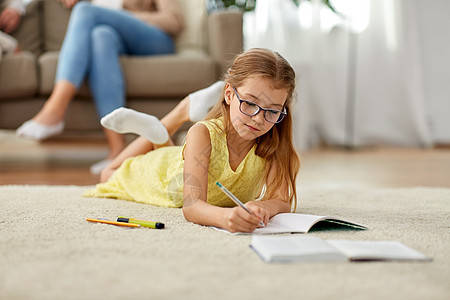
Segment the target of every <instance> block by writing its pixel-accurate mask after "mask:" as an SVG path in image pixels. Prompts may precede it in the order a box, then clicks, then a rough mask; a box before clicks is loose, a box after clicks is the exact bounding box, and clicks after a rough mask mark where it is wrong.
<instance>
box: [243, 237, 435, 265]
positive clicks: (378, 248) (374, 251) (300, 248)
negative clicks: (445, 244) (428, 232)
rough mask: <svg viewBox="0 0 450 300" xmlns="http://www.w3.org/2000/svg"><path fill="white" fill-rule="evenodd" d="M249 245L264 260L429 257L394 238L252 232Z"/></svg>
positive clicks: (404, 258) (349, 259)
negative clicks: (358, 238) (267, 234)
mask: <svg viewBox="0 0 450 300" xmlns="http://www.w3.org/2000/svg"><path fill="white" fill-rule="evenodd" d="M250 247H251V248H252V249H253V250H254V251H255V252H256V253H257V254H258V255H259V256H260V257H261V259H262V260H263V261H265V262H270V263H276V262H278V263H289V262H322V261H429V260H431V259H430V258H428V257H426V256H425V255H423V254H422V253H420V252H418V251H416V250H414V249H411V248H409V247H407V246H405V245H403V244H402V243H400V242H396V241H349V240H323V239H321V238H318V237H314V236H299V235H291V236H256V235H255V236H253V237H252V241H251V244H250Z"/></svg>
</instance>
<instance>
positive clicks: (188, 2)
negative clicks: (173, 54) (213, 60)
mask: <svg viewBox="0 0 450 300" xmlns="http://www.w3.org/2000/svg"><path fill="white" fill-rule="evenodd" d="M178 2H179V4H180V7H181V10H182V11H183V12H184V14H183V16H184V23H185V27H184V30H183V31H182V32H181V33H180V34H179V35H178V37H177V39H176V46H177V50H178V52H180V51H182V50H184V49H197V50H202V49H203V50H205V49H206V44H207V38H206V36H207V32H206V21H207V13H206V0H178Z"/></svg>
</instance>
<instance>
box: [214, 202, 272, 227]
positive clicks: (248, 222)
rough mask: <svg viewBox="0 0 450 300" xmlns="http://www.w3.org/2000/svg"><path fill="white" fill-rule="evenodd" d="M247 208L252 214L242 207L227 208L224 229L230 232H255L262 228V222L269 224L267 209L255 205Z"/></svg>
mask: <svg viewBox="0 0 450 300" xmlns="http://www.w3.org/2000/svg"><path fill="white" fill-rule="evenodd" d="M249 203H250V202H249ZM246 207H247V208H248V209H249V210H250V211H251V212H252V214H249V213H248V212H247V211H245V210H244V209H243V208H242V207H240V206H236V207H233V208H227V209H226V213H225V218H224V221H225V224H224V226H223V228H225V229H226V230H228V231H230V232H253V231H254V230H255V229H256V228H258V227H260V225H259V224H260V222H261V221H263V222H264V224H267V222H268V219H269V218H268V213H267V211H266V210H265V209H263V208H261V207H258V206H254V205H249V206H247V205H246Z"/></svg>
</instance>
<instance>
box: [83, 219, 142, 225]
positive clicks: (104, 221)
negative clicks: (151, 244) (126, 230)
mask: <svg viewBox="0 0 450 300" xmlns="http://www.w3.org/2000/svg"><path fill="white" fill-rule="evenodd" d="M86 221H89V222H98V223H105V224H110V225H117V226H125V227H141V225H139V224H129V223H123V222H114V221H107V220H100V219H89V218H88V219H86Z"/></svg>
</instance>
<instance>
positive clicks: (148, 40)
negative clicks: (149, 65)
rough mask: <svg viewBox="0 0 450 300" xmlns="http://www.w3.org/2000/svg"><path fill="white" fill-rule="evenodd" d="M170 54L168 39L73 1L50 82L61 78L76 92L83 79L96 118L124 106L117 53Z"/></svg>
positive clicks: (129, 18) (121, 15) (125, 17)
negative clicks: (56, 67) (89, 93)
mask: <svg viewBox="0 0 450 300" xmlns="http://www.w3.org/2000/svg"><path fill="white" fill-rule="evenodd" d="M174 52H175V44H174V41H173V39H172V38H171V36H170V35H168V34H167V33H165V32H164V31H162V30H160V29H159V28H157V27H155V26H152V25H149V24H147V23H145V22H143V21H140V20H138V19H137V18H135V17H134V16H133V15H132V14H131V13H129V12H127V11H117V10H112V9H107V8H103V7H98V6H94V5H92V4H91V3H89V2H79V3H77V4H76V5H75V7H74V8H73V11H72V14H71V17H70V21H69V25H68V28H67V32H66V36H65V38H64V42H63V45H62V48H61V52H60V56H59V60H58V69H57V72H56V82H58V81H60V80H67V81H69V82H71V83H72V84H73V85H74V86H75V87H76V88H77V89H78V88H79V87H80V85H81V84H82V83H83V80H84V79H85V78H87V79H88V80H89V87H90V90H91V93H92V96H93V98H94V102H95V105H96V108H97V113H98V116H99V117H100V118H101V117H103V116H105V115H107V114H108V113H110V112H111V111H113V110H114V109H116V108H119V107H121V106H124V105H125V95H126V93H125V82H124V81H125V80H124V76H123V72H122V67H121V65H120V61H119V56H120V55H136V56H147V55H159V54H171V53H174Z"/></svg>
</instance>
